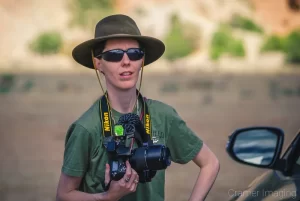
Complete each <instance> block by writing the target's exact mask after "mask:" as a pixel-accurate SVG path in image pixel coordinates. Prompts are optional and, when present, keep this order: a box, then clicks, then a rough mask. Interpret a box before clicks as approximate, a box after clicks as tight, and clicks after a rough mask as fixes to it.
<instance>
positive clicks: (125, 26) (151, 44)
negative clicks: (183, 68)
mask: <svg viewBox="0 0 300 201" xmlns="http://www.w3.org/2000/svg"><path fill="white" fill-rule="evenodd" d="M112 38H132V39H136V40H137V41H139V43H140V44H141V45H142V47H143V48H144V50H145V61H144V65H145V66H146V65H148V64H150V63H152V62H154V61H156V60H157V59H159V58H160V57H161V56H162V55H163V53H164V51H165V45H164V43H163V42H162V41H160V40H159V39H157V38H153V37H150V36H142V35H141V32H140V30H139V28H138V27H137V25H136V23H135V21H134V20H133V19H132V18H130V17H129V16H126V15H122V14H118V15H110V16H108V17H105V18H103V19H102V20H100V21H99V22H98V23H97V25H96V27H95V36H94V38H93V39H90V40H87V41H85V42H83V43H81V44H79V45H77V46H76V47H75V48H74V49H73V51H72V56H73V58H74V60H75V61H76V62H78V63H79V64H81V65H83V66H85V67H88V68H94V66H93V60H92V53H91V51H92V50H94V49H95V48H96V47H97V45H98V44H99V43H101V42H103V41H106V40H108V39H112ZM95 56H96V55H95Z"/></svg>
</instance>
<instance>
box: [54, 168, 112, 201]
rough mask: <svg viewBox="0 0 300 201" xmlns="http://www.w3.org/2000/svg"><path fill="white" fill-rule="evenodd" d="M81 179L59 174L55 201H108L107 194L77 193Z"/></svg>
mask: <svg viewBox="0 0 300 201" xmlns="http://www.w3.org/2000/svg"><path fill="white" fill-rule="evenodd" d="M81 179H82V177H71V176H68V175H66V174H64V173H61V176H60V179H59V183H58V188H57V194H56V201H109V198H108V196H107V193H106V192H104V193H99V194H89V193H84V192H80V191H78V190H77V189H78V187H79V185H80V182H81Z"/></svg>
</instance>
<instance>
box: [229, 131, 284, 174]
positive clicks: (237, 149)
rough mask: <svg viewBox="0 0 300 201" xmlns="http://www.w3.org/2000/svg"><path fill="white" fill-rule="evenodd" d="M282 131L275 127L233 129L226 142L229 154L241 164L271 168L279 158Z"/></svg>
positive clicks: (282, 137) (282, 139)
mask: <svg viewBox="0 0 300 201" xmlns="http://www.w3.org/2000/svg"><path fill="white" fill-rule="evenodd" d="M283 141H284V132H283V131H282V130H281V129H279V128H276V127H247V128H241V129H238V130H236V131H234V132H233V133H232V134H231V136H229V140H228V142H227V147H226V151H227V153H228V154H229V156H230V157H231V158H232V159H233V160H235V161H237V162H240V163H242V164H246V165H251V166H255V167H260V168H273V167H274V166H275V163H276V161H277V160H278V159H279V157H280V154H281V150H282V146H283Z"/></svg>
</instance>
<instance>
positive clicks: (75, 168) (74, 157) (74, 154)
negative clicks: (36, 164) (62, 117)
mask: <svg viewBox="0 0 300 201" xmlns="http://www.w3.org/2000/svg"><path fill="white" fill-rule="evenodd" d="M91 141H92V140H91V137H90V133H89V132H88V131H87V130H86V129H85V128H84V127H83V126H81V125H79V124H72V125H71V126H70V128H69V130H68V132H67V135H66V140H65V151H64V158H63V166H62V172H64V173H65V174H67V175H69V176H76V177H82V176H83V175H84V174H85V172H86V170H87V167H88V164H89V156H90V149H91Z"/></svg>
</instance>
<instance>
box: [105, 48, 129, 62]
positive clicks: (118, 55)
mask: <svg viewBox="0 0 300 201" xmlns="http://www.w3.org/2000/svg"><path fill="white" fill-rule="evenodd" d="M123 55H124V52H123V51H122V50H111V51H108V52H105V54H103V55H102V58H103V59H104V60H106V61H112V62H117V61H121V59H122V58H123Z"/></svg>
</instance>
